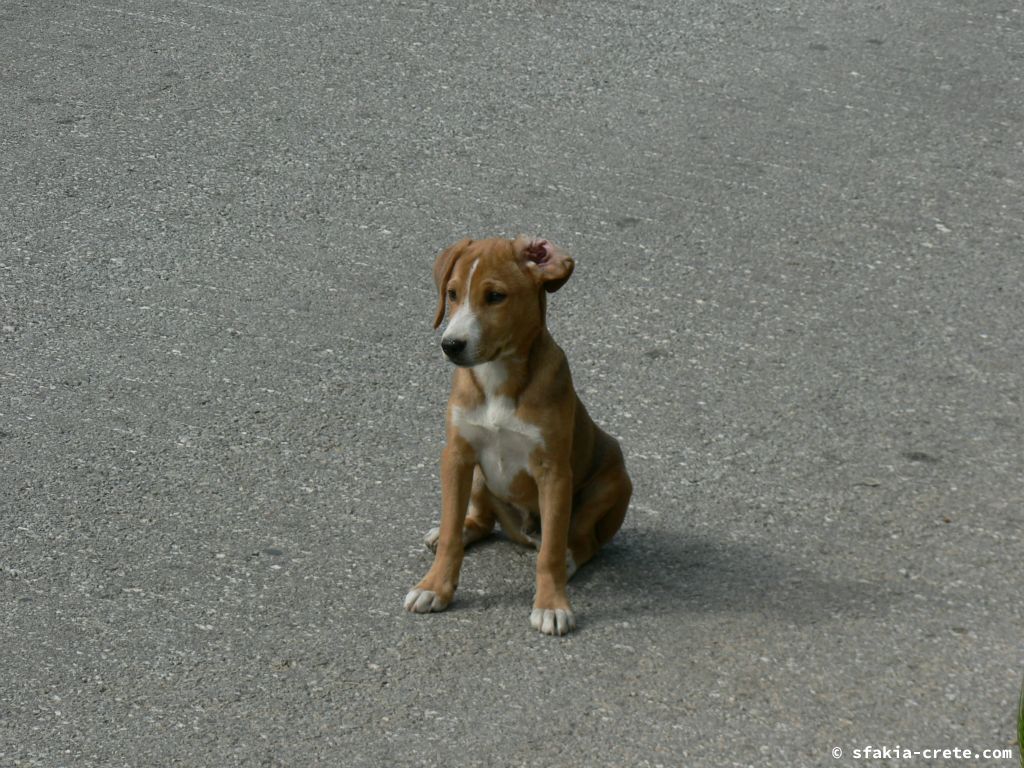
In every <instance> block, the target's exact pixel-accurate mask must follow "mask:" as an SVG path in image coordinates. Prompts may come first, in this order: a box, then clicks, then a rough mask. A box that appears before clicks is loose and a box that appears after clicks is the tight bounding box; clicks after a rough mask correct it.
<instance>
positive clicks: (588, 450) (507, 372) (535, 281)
mask: <svg viewBox="0 0 1024 768" xmlns="http://www.w3.org/2000/svg"><path fill="white" fill-rule="evenodd" d="M574 266H575V264H574V262H573V260H572V258H571V257H570V256H569V255H568V254H567V253H565V252H564V251H562V250H561V249H559V248H557V247H556V246H554V245H552V244H551V243H549V242H548V241H547V240H538V239H527V238H525V237H522V236H520V237H517V238H516V239H515V240H507V239H504V238H491V239H488V240H476V241H474V240H462V241H461V242H459V243H456V244H455V245H453V246H451V247H449V248H447V249H446V250H445V251H444V252H442V253H441V254H440V255H439V256H438V257H437V260H436V261H435V263H434V281H435V283H436V284H437V290H438V302H437V314H436V316H435V318H434V327H435V328H436V327H438V326H439V325H440V324H441V321H442V319H443V318H444V315H445V306H446V304H447V305H448V307H449V313H450V319H449V322H448V325H447V327H446V328H445V331H444V333H443V335H442V337H441V349H442V350H443V351H444V354H445V355H446V356H447V358H448V360H450V361H451V362H452V363H454V364H455V365H456V366H457V368H456V371H455V375H454V377H453V380H452V390H451V396H450V398H449V400H448V412H447V445H446V446H445V448H444V450H443V452H442V454H441V525H440V527H439V528H435V529H433V530H431V531H430V532H429V533H428V534H427V536H426V542H427V545H428V546H429V547H430V548H431V549H432V550H434V552H435V556H434V562H433V565H432V566H431V567H430V570H429V571H428V572H427V574H426V576H424V577H423V580H422V581H420V582H419V584H417V585H416V586H415V587H414V588H413V589H412V590H411V591H410V592H409V593H408V595H406V598H405V608H406V610H408V611H412V612H415V613H429V612H431V611H443V610H444V609H445V608H447V607H448V604H449V603H450V602H451V600H452V596H453V594H454V592H455V588H456V587H457V586H458V583H459V571H460V569H461V567H462V558H463V553H464V550H465V547H466V546H468V545H470V544H472V543H473V542H476V541H479V540H480V539H482V538H484V537H485V536H487V535H488V534H490V533H491V532H492V531H493V529H494V524H495V522H500V523H501V527H502V530H503V531H504V532H505V534H506V535H507V536H508V537H509V538H510V539H512V540H513V541H515V542H518V543H519V544H522V545H525V546H528V547H534V548H536V549H537V550H538V556H537V577H536V593H535V596H534V601H533V610H532V612H531V614H530V623H531V625H532V626H533V627H534V628H536V629H538V630H540V631H541V632H542V633H544V634H547V635H564V634H566V633H568V632H570V631H571V630H572V629H574V628H575V626H576V619H575V616H574V615H573V611H572V608H571V607H570V605H569V599H568V597H567V596H566V582H567V581H568V579H569V578H570V577H571V576H572V574H573V573H574V572H575V570H576V568H577V567H579V566H581V565H583V564H584V563H586V562H587V561H588V560H590V559H591V558H592V557H593V556H594V554H595V553H596V552H597V551H598V549H599V548H600V547H601V546H602V545H603V544H605V543H607V542H608V541H609V540H610V539H611V538H612V537H613V536H614V535H615V533H616V531H618V530H619V527H620V526H621V525H622V521H623V519H624V517H625V515H626V508H627V507H628V505H629V499H630V496H631V494H632V483H631V482H630V479H629V475H628V474H627V473H626V467H625V463H624V462H623V458H622V451H621V449H620V448H619V444H618V443H617V442H616V441H615V439H614V438H612V437H611V436H609V435H608V434H607V433H605V432H603V431H602V430H601V429H600V428H599V427H598V426H597V425H596V424H594V422H593V421H592V420H591V418H590V416H589V415H588V414H587V411H586V409H585V408H584V407H583V403H581V402H580V399H579V397H578V396H577V395H576V390H575V389H574V388H573V384H572V377H571V376H570V374H569V364H568V362H567V360H566V357H565V353H564V352H563V351H562V349H561V348H560V347H559V346H558V345H557V344H556V343H555V341H554V339H552V338H551V334H550V333H548V329H547V327H546V324H545V316H546V310H547V295H548V294H549V293H553V292H555V291H557V290H558V289H559V288H561V287H562V286H563V285H564V284H565V282H566V281H567V280H568V279H569V276H570V275H572V271H573V268H574Z"/></svg>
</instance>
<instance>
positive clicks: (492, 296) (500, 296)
mask: <svg viewBox="0 0 1024 768" xmlns="http://www.w3.org/2000/svg"><path fill="white" fill-rule="evenodd" d="M504 300H505V294H504V293H499V292H498V291H488V292H487V295H486V296H484V301H486V302H487V303H488V304H500V303H501V302H503V301H504Z"/></svg>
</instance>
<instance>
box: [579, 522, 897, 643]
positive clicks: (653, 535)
mask: <svg viewBox="0 0 1024 768" xmlns="http://www.w3.org/2000/svg"><path fill="white" fill-rule="evenodd" d="M570 590H571V591H574V592H576V594H577V596H578V597H577V598H576V599H577V600H579V598H583V599H585V600H586V601H587V602H600V603H601V604H602V606H603V607H602V612H603V614H604V616H605V617H606V618H607V617H610V618H614V619H627V618H630V617H633V618H636V617H637V615H638V614H639V615H657V614H677V613H693V612H712V613H741V614H751V615H765V616H769V617H773V618H777V619H779V620H782V621H786V622H789V623H792V624H797V625H807V624H814V623H818V622H822V621H828V620H830V619H835V618H839V617H842V618H857V617H866V616H875V615H879V614H881V613H884V612H885V611H886V610H887V609H888V607H889V606H890V605H891V604H892V602H893V601H894V600H895V599H896V597H897V595H896V594H894V592H893V591H892V588H891V587H890V586H887V585H886V584H884V583H879V582H872V581H857V580H844V579H841V578H836V577H831V576H829V575H827V574H822V572H821V570H820V564H819V563H800V562H797V561H795V560H792V559H790V558H789V557H787V556H785V555H783V554H779V553H775V552H772V551H770V550H768V549H765V548H763V547H757V546H754V545H752V544H746V543H738V542H734V541H727V540H723V539H719V538H709V537H707V536H697V535H692V534H685V535H684V534H680V533H676V532H673V531H666V530H664V529H655V528H644V527H640V528H629V529H626V530H623V531H620V533H619V534H618V536H616V538H615V539H614V540H613V541H612V542H611V543H609V544H608V545H607V546H606V547H605V548H604V549H603V550H602V551H601V552H600V553H598V555H597V557H595V558H594V559H593V560H592V561H591V562H590V563H587V564H586V565H585V566H584V567H583V568H581V569H580V571H579V573H577V574H576V576H575V577H574V578H573V580H572V581H571V582H570Z"/></svg>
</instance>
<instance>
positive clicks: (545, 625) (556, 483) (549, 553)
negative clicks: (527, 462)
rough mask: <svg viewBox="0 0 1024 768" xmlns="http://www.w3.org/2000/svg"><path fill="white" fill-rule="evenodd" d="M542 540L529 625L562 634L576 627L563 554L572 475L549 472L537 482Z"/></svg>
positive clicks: (559, 471) (568, 515)
mask: <svg viewBox="0 0 1024 768" xmlns="http://www.w3.org/2000/svg"><path fill="white" fill-rule="evenodd" d="M537 490H538V501H539V503H540V525H541V540H540V552H539V553H538V555H537V593H536V595H535V597H534V600H533V611H532V613H531V614H530V624H532V625H533V627H534V629H539V630H540V631H541V632H543V633H544V634H545V635H564V634H567V633H569V632H571V631H572V630H573V629H575V628H576V617H575V616H573V613H572V609H571V608H570V607H569V598H568V597H566V594H565V584H566V582H567V581H568V573H567V568H566V553H567V550H568V545H569V523H570V520H571V516H572V473H571V471H570V470H569V469H568V468H566V469H550V470H548V471H546V472H544V474H543V475H541V476H540V477H539V478H538V480H537Z"/></svg>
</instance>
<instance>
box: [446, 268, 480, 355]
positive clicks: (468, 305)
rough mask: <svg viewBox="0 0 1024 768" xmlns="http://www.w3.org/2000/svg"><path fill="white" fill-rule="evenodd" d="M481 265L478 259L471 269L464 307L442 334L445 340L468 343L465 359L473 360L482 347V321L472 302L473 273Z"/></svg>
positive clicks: (467, 281) (464, 291) (464, 294)
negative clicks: (479, 347)
mask: <svg viewBox="0 0 1024 768" xmlns="http://www.w3.org/2000/svg"><path fill="white" fill-rule="evenodd" d="M479 265H480V259H476V260H475V261H474V262H473V264H472V265H471V266H470V268H469V278H468V279H467V280H466V287H465V288H464V289H463V301H462V306H461V307H459V310H458V312H456V313H455V314H454V315H453V316H452V319H451V320H449V321H448V327H447V328H445V329H444V333H443V334H441V340H442V341H443V340H444V339H462V340H464V341H465V342H466V351H465V357H466V358H467V359H470V360H472V359H473V358H474V356H475V355H476V350H477V347H478V346H479V345H480V321H479V320H478V319H477V316H476V312H474V311H473V302H472V301H470V299H471V297H472V296H473V294H472V292H471V291H472V288H473V273H474V272H476V268H477V267H478V266H479Z"/></svg>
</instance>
